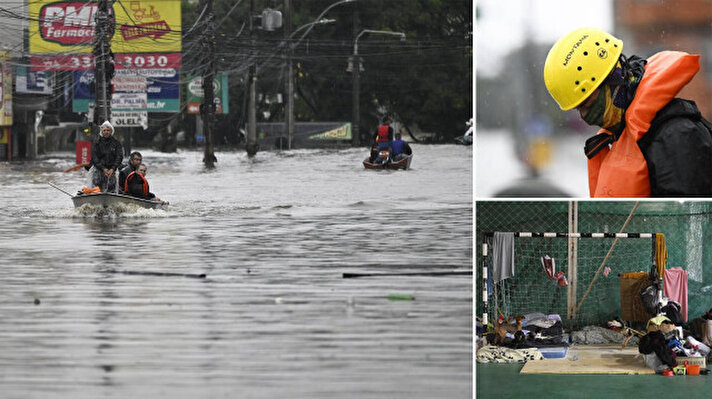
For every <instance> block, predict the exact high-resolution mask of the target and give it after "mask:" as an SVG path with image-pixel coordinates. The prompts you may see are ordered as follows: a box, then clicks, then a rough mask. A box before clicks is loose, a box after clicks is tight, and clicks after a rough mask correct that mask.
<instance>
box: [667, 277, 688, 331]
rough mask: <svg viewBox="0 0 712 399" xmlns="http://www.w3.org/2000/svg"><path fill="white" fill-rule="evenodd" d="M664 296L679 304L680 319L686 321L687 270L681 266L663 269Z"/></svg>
mask: <svg viewBox="0 0 712 399" xmlns="http://www.w3.org/2000/svg"><path fill="white" fill-rule="evenodd" d="M665 296H667V297H668V298H669V299H670V300H673V301H675V302H677V303H679V304H680V307H681V308H682V309H681V310H680V313H681V314H682V320H684V321H687V272H686V271H685V270H683V269H682V268H681V267H671V268H669V269H667V270H665Z"/></svg>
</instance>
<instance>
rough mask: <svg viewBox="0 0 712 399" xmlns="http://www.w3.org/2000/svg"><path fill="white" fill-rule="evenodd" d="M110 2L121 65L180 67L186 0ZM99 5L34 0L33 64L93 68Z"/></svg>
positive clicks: (31, 10) (30, 5) (31, 9)
mask: <svg viewBox="0 0 712 399" xmlns="http://www.w3.org/2000/svg"><path fill="white" fill-rule="evenodd" d="M109 3H110V7H109V8H110V9H109V19H110V21H111V33H112V34H111V41H110V43H111V50H112V52H113V53H114V54H115V63H116V68H118V69H122V68H179V67H180V65H181V6H180V0H122V1H121V2H120V3H119V2H116V3H113V2H111V1H110V2H109ZM112 3H113V6H112V5H111V4H112ZM97 10H98V4H97V1H86V0H85V1H76V0H74V1H71V0H65V1H61V0H60V1H57V0H33V1H30V2H29V3H28V12H29V20H30V24H29V38H30V39H29V47H30V53H31V57H30V61H31V63H32V67H33V69H42V70H85V69H93V65H94V59H93V55H92V49H93V41H94V34H95V30H96V14H97Z"/></svg>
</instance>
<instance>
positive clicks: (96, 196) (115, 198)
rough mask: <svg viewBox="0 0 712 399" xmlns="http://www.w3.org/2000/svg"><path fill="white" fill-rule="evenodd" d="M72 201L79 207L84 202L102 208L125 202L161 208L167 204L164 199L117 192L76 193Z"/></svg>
mask: <svg viewBox="0 0 712 399" xmlns="http://www.w3.org/2000/svg"><path fill="white" fill-rule="evenodd" d="M72 202H74V207H75V208H79V207H81V206H82V205H84V204H89V205H93V206H103V207H104V208H108V207H110V206H113V205H118V204H126V205H137V206H140V207H142V208H147V209H162V208H163V207H165V206H167V205H168V202H165V201H152V200H147V199H143V198H138V197H133V196H131V195H126V194H118V193H89V194H77V195H75V196H72Z"/></svg>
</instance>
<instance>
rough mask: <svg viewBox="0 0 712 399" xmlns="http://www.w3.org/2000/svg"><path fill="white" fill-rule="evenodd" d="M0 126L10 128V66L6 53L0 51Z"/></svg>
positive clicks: (8, 56)
mask: <svg viewBox="0 0 712 399" xmlns="http://www.w3.org/2000/svg"><path fill="white" fill-rule="evenodd" d="M0 126H12V66H11V65H10V53H9V52H7V51H0Z"/></svg>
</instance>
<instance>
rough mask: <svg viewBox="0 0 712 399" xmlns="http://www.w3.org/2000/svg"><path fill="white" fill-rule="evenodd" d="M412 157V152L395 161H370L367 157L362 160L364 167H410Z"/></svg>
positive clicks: (404, 168)
mask: <svg viewBox="0 0 712 399" xmlns="http://www.w3.org/2000/svg"><path fill="white" fill-rule="evenodd" d="M412 159H413V154H411V155H406V156H404V157H403V158H400V159H398V160H397V161H392V160H390V159H389V160H387V161H385V162H380V163H375V162H371V161H370V159H369V158H366V159H364V160H363V167H364V168H366V169H403V170H408V169H410V161H411V160H412Z"/></svg>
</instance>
